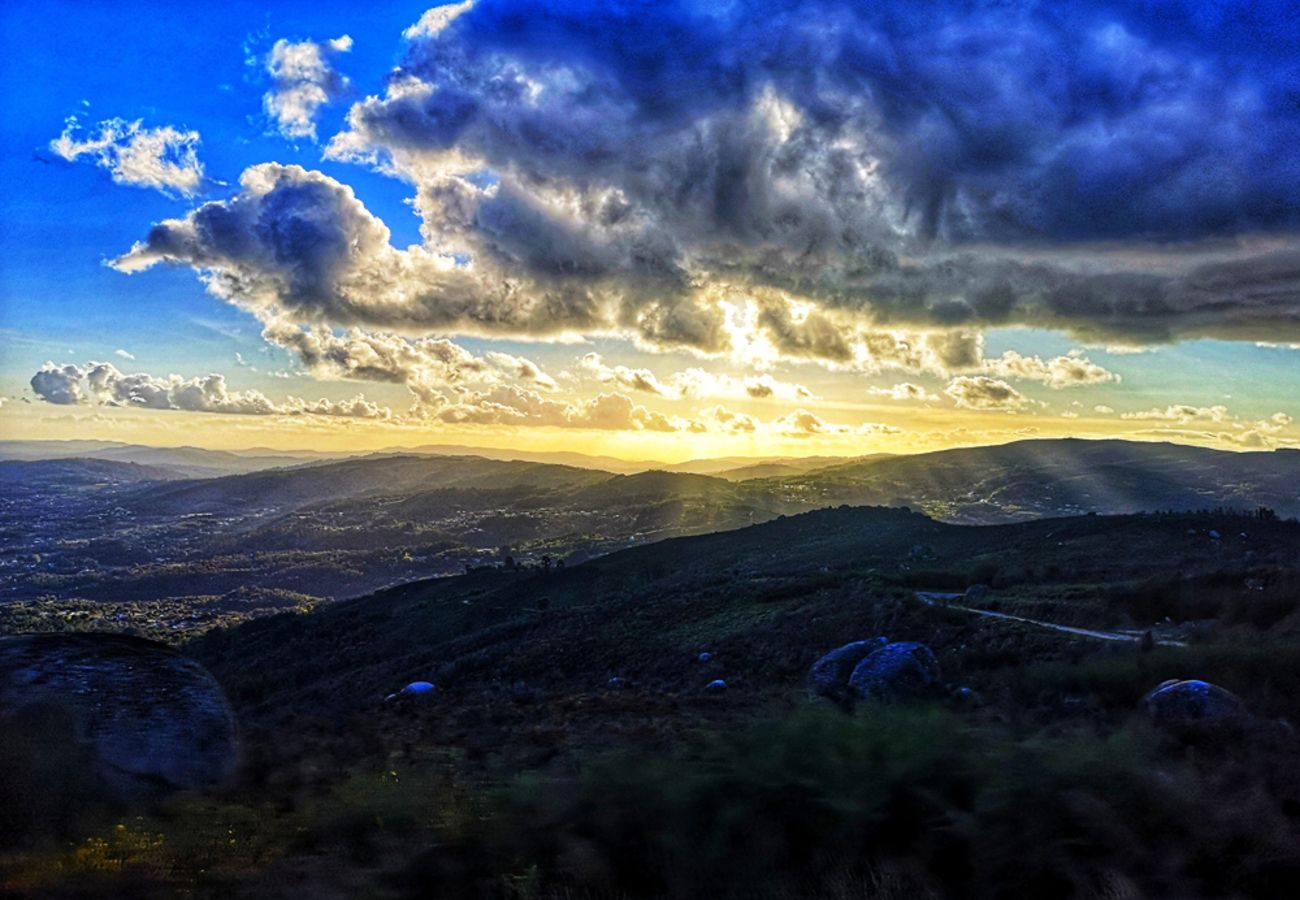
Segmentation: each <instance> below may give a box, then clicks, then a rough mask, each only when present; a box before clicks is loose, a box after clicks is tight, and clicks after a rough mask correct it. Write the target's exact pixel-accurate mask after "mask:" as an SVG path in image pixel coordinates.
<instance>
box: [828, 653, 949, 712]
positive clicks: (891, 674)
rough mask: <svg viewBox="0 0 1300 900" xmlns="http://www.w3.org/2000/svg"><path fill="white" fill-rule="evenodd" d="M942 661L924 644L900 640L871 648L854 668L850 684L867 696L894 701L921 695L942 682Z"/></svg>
mask: <svg viewBox="0 0 1300 900" xmlns="http://www.w3.org/2000/svg"><path fill="white" fill-rule="evenodd" d="M939 678H940V671H939V661H938V660H937V659H935V657H934V653H933V652H932V651H931V650H930V648H929V647H927V646H926V645H925V644H917V643H913V642H911V641H900V642H898V643H894V644H886V645H885V646H884V647H881V648H880V649H878V650H875V651H872V653H871V654H869V655H868V656H867V657H866V658H865V659H863V660H862V662H860V663H858V664H857V666H856V667H855V668H854V669H853V674H852V675H850V676H849V688H850V689H851V690H852V691H853V693H854V694H856V695H857V696H859V697H862V698H864V699H871V700H879V701H883V702H886V703H888V702H892V701H896V700H910V699H913V698H916V697H922V696H924V695H925V694H927V693H930V692H932V691H933V690H934V689H935V687H936V686H937V685H938V684H939Z"/></svg>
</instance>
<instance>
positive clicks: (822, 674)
mask: <svg viewBox="0 0 1300 900" xmlns="http://www.w3.org/2000/svg"><path fill="white" fill-rule="evenodd" d="M888 643H889V638H885V637H878V638H872V639H871V640H869V641H854V642H853V643H851V644H845V645H844V646H843V647H837V648H836V649H834V650H832V651H831V652H830V653H827V654H826V655H825V656H823V657H822V658H821V659H819V660H817V662H815V663H813V664H812V668H810V669H809V670H808V692H809V693H810V694H812V695H813V696H816V697H826V698H829V699H831V700H834V701H836V702H837V703H843V702H845V701H847V700H849V699H850V698H851V697H852V691H850V690H849V676H850V675H852V674H853V670H854V669H855V668H857V665H858V663H860V662H862V660H864V659H866V658H867V656H868V655H870V654H871V653H873V652H874V651H876V650H879V649H880V648H881V647H884V646H885V645H886V644H888Z"/></svg>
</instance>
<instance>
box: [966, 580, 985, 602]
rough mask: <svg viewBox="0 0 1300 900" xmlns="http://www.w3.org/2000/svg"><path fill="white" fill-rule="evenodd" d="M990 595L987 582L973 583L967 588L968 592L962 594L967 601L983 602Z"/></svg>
mask: <svg viewBox="0 0 1300 900" xmlns="http://www.w3.org/2000/svg"><path fill="white" fill-rule="evenodd" d="M988 595H989V586H988V585H987V584H972V585H971V586H970V587H968V588H966V593H964V594H963V595H962V598H963V599H964V600H965V601H966V602H967V603H981V602H983V601H984V600H985V599H986V598H987V597H988Z"/></svg>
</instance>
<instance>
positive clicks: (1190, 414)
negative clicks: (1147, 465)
mask: <svg viewBox="0 0 1300 900" xmlns="http://www.w3.org/2000/svg"><path fill="white" fill-rule="evenodd" d="M1120 418H1121V419H1140V420H1152V421H1160V422H1177V423H1179V424H1180V425H1186V424H1188V423H1189V422H1226V421H1228V420H1229V419H1231V418H1232V414H1231V413H1230V412H1228V407H1226V406H1222V405H1216V406H1191V405H1188V404H1185V403H1175V404H1171V405H1169V406H1166V407H1165V408H1163V409H1161V408H1159V407H1157V408H1154V409H1146V410H1141V411H1138V412H1127V413H1123V414H1121V415H1120Z"/></svg>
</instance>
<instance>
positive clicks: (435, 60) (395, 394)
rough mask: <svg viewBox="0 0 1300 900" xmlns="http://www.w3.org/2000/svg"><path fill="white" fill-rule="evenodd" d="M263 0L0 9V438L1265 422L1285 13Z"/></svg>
mask: <svg viewBox="0 0 1300 900" xmlns="http://www.w3.org/2000/svg"><path fill="white" fill-rule="evenodd" d="M266 7H267V5H266V4H259V3H246V2H229V3H223V4H219V5H215V6H213V5H208V4H189V3H183V2H180V3H177V2H172V3H153V2H122V3H86V2H76V3H71V2H42V3H35V2H18V3H11V4H8V5H6V6H5V9H4V11H3V12H0V27H2V28H3V41H4V54H3V59H4V63H3V65H4V67H5V68H4V70H3V85H4V95H5V101H6V103H5V105H6V112H7V115H6V116H5V117H3V119H0V129H3V132H4V133H3V137H4V141H5V145H6V146H7V147H9V148H11V152H10V153H8V154H6V155H5V156H4V158H3V159H0V184H2V185H3V188H4V194H3V209H2V220H0V221H2V225H3V227H2V228H0V254H2V255H0V259H2V260H3V268H0V329H2V331H0V333H2V334H3V336H4V341H3V349H2V350H0V394H3V395H5V396H6V397H7V398H9V399H8V402H6V403H5V404H4V406H3V407H0V422H3V423H4V430H5V435H6V436H10V435H11V434H12V435H14V436H21V435H22V434H27V435H29V436H60V437H69V436H77V435H83V434H84V435H85V436H104V435H107V434H110V433H111V434H113V435H117V436H127V437H134V438H137V439H140V440H152V441H168V440H173V439H174V436H175V435H177V434H180V433H183V432H184V431H185V429H186V428H188V427H191V426H190V425H189V424H187V423H192V422H194V423H200V424H201V425H202V427H204V428H205V429H211V430H214V431H215V432H223V431H224V434H223V436H222V437H220V438H217V439H215V440H218V441H219V442H223V443H225V444H227V445H234V444H237V443H238V442H239V441H241V440H258V441H260V442H264V443H265V442H272V443H274V442H279V443H287V444H295V443H301V442H302V441H303V440H307V439H309V438H310V439H311V440H317V439H324V440H327V441H328V442H332V443H334V444H336V445H344V444H347V442H354V443H355V442H362V443H366V442H368V443H371V444H391V443H414V442H429V441H437V440H443V439H445V440H449V441H450V440H456V441H466V440H469V441H474V440H478V441H489V442H495V443H498V444H499V443H502V442H504V443H510V442H517V441H521V440H525V441H535V440H538V439H545V440H549V441H551V442H553V443H554V445H555V446H571V445H572V446H576V445H581V446H597V447H599V448H603V449H605V450H609V449H610V448H611V446H612V447H613V448H614V449H615V450H617V451H619V452H624V453H631V452H633V449H636V448H641V449H643V450H644V453H645V454H647V455H653V454H659V455H663V453H665V452H667V451H669V450H675V449H676V448H677V447H683V448H688V449H689V450H691V451H692V452H698V453H709V452H723V451H735V452H753V453H757V452H766V451H767V450H769V449H778V450H782V451H784V450H788V449H789V448H799V447H810V448H811V447H815V448H816V449H817V450H818V452H840V453H852V452H867V451H868V450H872V449H891V448H894V447H896V448H898V449H922V448H926V447H930V446H940V445H944V444H945V442H951V441H954V440H961V441H965V442H969V441H972V440H973V441H976V442H978V441H979V440H985V439H987V440H999V439H1005V438H1006V437H1007V436H1011V435H1016V434H1022V433H1041V434H1044V435H1056V434H1069V433H1079V434H1084V435H1087V436H1101V435H1109V434H1129V435H1133V436H1141V437H1169V438H1173V439H1178V440H1192V441H1196V442H1202V443H1211V444H1215V445H1218V446H1233V447H1237V448H1245V447H1249V448H1261V447H1271V446H1286V445H1288V444H1289V443H1292V442H1294V441H1295V440H1297V438H1300V435H1298V434H1297V429H1296V427H1295V424H1294V421H1293V417H1294V416H1300V408H1296V403H1295V400H1296V398H1297V397H1300V350H1297V349H1295V347H1296V346H1300V263H1298V262H1297V260H1298V259H1300V240H1297V238H1296V235H1297V233H1298V232H1300V104H1296V103H1295V97H1296V96H1298V95H1300V61H1298V60H1300V42H1298V40H1297V25H1296V23H1295V17H1294V16H1293V15H1290V16H1288V15H1286V12H1287V6H1286V4H1277V5H1269V4H1258V3H1255V4H1244V3H1241V4H1238V3H1216V4H1205V3H1176V2H1149V3H1142V4H1107V3H1094V4H1079V5H1074V4H1072V5H1070V6H1069V7H1068V8H1065V7H1060V6H1056V5H1049V4H1034V3H1029V4H1023V5H1020V6H1015V7H1007V6H998V5H986V4H971V3H949V2H944V3H935V4H927V5H925V6H919V5H916V4H907V3H901V2H900V3H882V4H875V5H871V6H866V5H861V4H844V3H836V2H808V0H788V2H771V3H759V2H748V0H747V2H737V3H731V4H699V3H688V2H681V3H678V2H663V3H644V4H643V3H635V2H634V3H630V4H626V5H619V6H614V5H611V4H601V3H594V4H586V3H577V2H567V3H510V2H505V0H477V2H469V3H463V4H449V5H446V6H443V7H434V8H432V9H431V8H429V7H426V6H425V5H424V4H414V5H412V4H405V3H376V4H370V5H368V6H366V7H365V8H364V10H358V7H357V6H356V5H355V4H349V3H332V2H313V3H296V2H286V3H276V4H273V5H272V7H273V8H271V9H269V10H268V9H267V8H266ZM345 35H346V36H347V38H348V39H350V40H348V41H342V42H339V43H337V44H331V43H330V41H335V40H337V39H341V38H342V37H343V36H345ZM277 66H279V68H278V69H277ZM295 67H296V68H295ZM304 67H305V68H304ZM290 71H292V72H295V73H298V74H297V75H294V76H293V77H295V78H297V80H296V81H291V80H288V79H289V78H290V76H288V75H285V74H284V73H285V72H290ZM277 72H278V73H279V74H278V75H277V74H276V73H277ZM303 73H305V74H303ZM277 79H278V80H277ZM295 91H298V92H302V91H306V92H308V93H306V94H303V93H295ZM311 92H320V99H319V100H318V101H313V102H310V103H309V104H308V106H307V107H306V108H305V109H306V111H305V112H301V111H300V112H299V114H298V118H297V119H294V118H292V116H293V115H294V113H293V112H292V111H293V110H295V109H298V108H297V107H295V106H293V104H294V103H295V102H297V100H298V99H300V98H301V97H303V96H310V94H311ZM268 96H269V97H271V98H272V100H268V99H267V98H268ZM273 101H274V102H273ZM276 104H279V105H276ZM273 109H277V110H281V111H282V112H277V113H273V112H272V110H273ZM285 110H288V111H287V112H286V111H285ZM349 114H351V116H349ZM71 116H75V117H76V118H77V122H78V125H79V127H78V128H77V129H74V130H72V131H70V132H68V135H69V139H70V140H72V141H74V142H76V141H83V142H84V141H93V140H94V139H95V138H96V136H102V135H104V134H107V132H105V131H104V123H110V122H114V121H116V120H121V121H120V122H119V124H118V125H117V126H115V127H117V128H118V129H119V130H120V129H122V128H123V127H126V125H125V124H123V123H132V122H135V121H137V120H138V121H139V122H140V123H141V124H140V129H142V131H141V132H140V133H142V134H143V135H145V136H149V135H163V134H164V132H165V133H166V134H176V135H181V134H187V133H190V132H197V134H198V138H197V141H196V142H194V143H192V144H190V145H188V146H190V147H191V148H192V150H193V152H194V153H195V157H194V159H195V160H196V164H197V165H201V167H202V174H203V177H202V181H201V183H200V184H199V185H198V186H197V188H195V189H191V188H189V187H186V186H184V185H180V183H179V182H176V183H174V184H170V185H169V184H166V183H160V182H158V181H157V180H156V179H155V180H154V181H153V182H148V180H147V179H145V180H141V179H140V178H137V179H136V183H129V182H130V180H131V179H130V178H127V177H115V175H114V173H113V172H111V171H110V169H109V167H108V166H107V160H106V159H105V157H103V156H101V155H99V154H100V153H101V151H100V150H95V149H87V148H88V145H82V146H81V147H80V149H79V150H77V152H75V153H74V152H71V151H68V150H66V149H65V150H60V149H59V147H58V146H56V145H54V144H52V142H53V141H56V139H58V138H59V137H60V135H61V134H62V133H64V129H65V121H66V120H67V119H68V118H69V117H71ZM295 128H296V129H298V132H297V133H296V134H295V133H294V129H295ZM304 128H307V129H314V131H315V134H316V138H315V139H313V138H311V137H304V136H303V135H302V129H304ZM133 133H135V132H133ZM119 138H120V135H119ZM159 139H160V140H161V139H162V138H161V137H160V138H159ZM64 146H65V148H66V147H74V148H75V144H65V145H64ZM115 146H116V147H117V148H118V150H119V151H120V150H121V148H123V147H125V146H126V144H125V143H124V142H123V141H122V140H119V142H118V144H117V145H115ZM178 146H179V145H175V146H173V145H168V150H167V152H168V153H172V154H175V153H178V152H180V150H178V149H177V147H178ZM65 157H69V158H65ZM174 158H177V157H174V156H171V157H164V156H159V157H158V158H157V159H156V160H154V161H153V162H155V163H161V162H165V161H166V160H167V159H174ZM97 161H103V162H104V163H105V164H96V163H97ZM295 167H301V168H295ZM250 171H252V172H256V173H257V174H256V175H255V176H254V177H252V180H251V181H250V182H248V183H246V184H245V185H244V186H243V187H241V184H240V179H241V176H242V175H244V173H245V172H250ZM164 180H165V179H164ZM142 184H144V185H145V186H141V185H142ZM178 185H180V186H178ZM204 203H209V204H211V206H210V207H208V209H207V212H204V213H203V214H202V215H199V214H198V213H196V212H195V211H196V210H198V208H199V207H200V206H201V205H202V204H204ZM217 222H220V223H221V226H220V227H221V228H222V229H232V231H230V233H227V232H226V231H224V230H223V231H221V232H220V233H218V232H217V231H214V230H212V229H214V228H215V227H216V225H215V223H217ZM158 223H164V224H163V226H162V227H161V228H157V229H154V230H153V231H152V232H151V230H150V229H151V227H152V226H154V225H156V224H158ZM235 229H246V231H245V232H241V233H240V234H238V235H236V234H235V233H234V231H233V230H235ZM268 229H269V230H268ZM268 235H269V236H268ZM137 242H140V243H139V245H138V246H137V248H136V250H135V251H132V247H133V246H136V245H137ZM408 248H409V249H408ZM114 261H116V262H114ZM110 263H111V264H112V265H110ZM128 272H130V273H131V274H127V273H128ZM1262 343H1268V344H1271V345H1275V346H1260V345H1261V344H1262ZM118 351H122V352H118ZM1135 351H1141V352H1135ZM592 354H595V356H594V357H593V356H592ZM47 361H48V362H50V363H53V364H54V366H53V368H51V367H47V366H46V365H45V364H46V363H47ZM96 362H98V363H104V362H108V363H111V366H112V369H111V371H110V370H108V369H103V368H101V369H100V370H99V374H98V375H95V376H92V375H91V368H92V363H96ZM42 371H45V375H44V376H39V373H40V372H42ZM173 375H175V378H172V376H173ZM214 375H215V376H220V383H219V384H218V383H216V382H213V381H205V382H203V383H202V384H201V385H200V384H199V383H198V382H197V381H196V379H201V378H206V377H208V376H214ZM34 376H39V377H36V378H35V380H33V379H34ZM169 379H170V380H169ZM904 386H910V387H908V388H906V389H905V388H904ZM359 396H364V397H365V398H366V401H365V404H364V405H363V404H360V403H356V402H354V401H353V398H356V397H359ZM345 401H346V402H348V403H351V404H352V405H346V406H345V405H341V404H344V402H345ZM1101 409H1106V410H1109V412H1100V411H1099V410H1101ZM1126 415H1127V416H1128V418H1125V416H1126ZM254 416H256V419H255V418H254ZM196 417H197V418H196ZM330 429H335V430H334V431H331V430H330ZM320 435H325V437H324V438H320V437H319V436H320ZM954 435H960V437H954ZM614 445H617V446H614ZM629 448H633V449H629ZM683 452H686V451H685V450H684V451H683Z"/></svg>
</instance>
